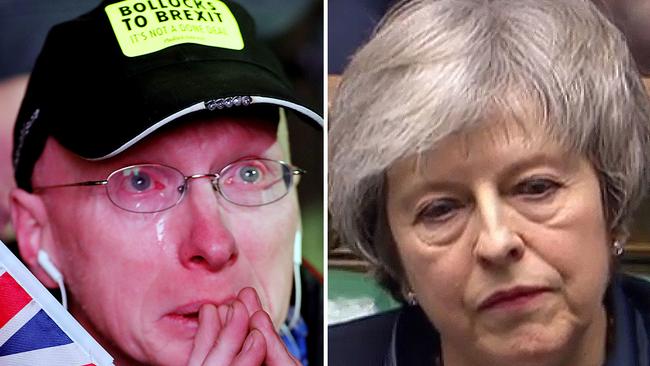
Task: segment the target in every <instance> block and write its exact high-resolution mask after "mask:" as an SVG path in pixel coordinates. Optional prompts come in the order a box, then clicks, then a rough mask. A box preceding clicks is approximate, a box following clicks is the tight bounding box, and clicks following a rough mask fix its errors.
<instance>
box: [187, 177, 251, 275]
mask: <svg viewBox="0 0 650 366" xmlns="http://www.w3.org/2000/svg"><path fill="white" fill-rule="evenodd" d="M191 186H192V187H191V188H190V189H189V190H188V192H186V194H187V195H188V196H187V197H185V201H186V202H184V205H183V206H185V207H184V209H182V210H179V211H180V212H179V213H180V214H184V215H187V217H186V220H183V221H184V222H185V223H186V224H187V228H186V229H185V230H187V233H186V235H184V236H183V237H184V239H183V242H182V243H181V245H180V249H179V250H180V253H179V257H180V260H181V263H182V264H183V266H185V267H187V268H190V269H204V270H207V271H213V272H215V271H220V270H222V269H224V268H225V267H228V266H230V265H232V264H233V263H234V262H235V261H236V260H237V256H238V250H237V243H236V239H235V237H234V235H233V233H232V231H231V227H230V224H229V222H228V217H227V215H228V213H227V212H226V210H224V209H223V208H222V207H220V203H219V202H218V199H217V194H218V193H217V192H215V191H214V189H213V187H212V185H211V183H210V181H209V180H208V179H205V180H203V179H201V180H195V181H193V182H192V184H191Z"/></svg>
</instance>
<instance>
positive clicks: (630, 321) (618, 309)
mask: <svg viewBox="0 0 650 366" xmlns="http://www.w3.org/2000/svg"><path fill="white" fill-rule="evenodd" d="M609 296H610V299H609V301H610V305H611V307H612V309H611V312H612V313H613V314H614V315H613V317H614V327H615V331H614V334H615V339H614V344H613V347H612V348H611V349H610V352H609V354H608V355H607V362H606V363H605V365H604V366H650V362H649V361H648V357H649V356H648V355H649V349H650V340H649V339H648V334H647V332H646V330H645V326H644V321H643V318H642V315H641V313H640V312H639V310H638V309H635V308H634V307H633V306H632V304H630V302H629V301H628V298H627V296H626V294H625V293H624V292H623V287H622V284H621V278H619V276H616V277H615V278H614V280H613V281H612V285H611V287H610V294H609Z"/></svg>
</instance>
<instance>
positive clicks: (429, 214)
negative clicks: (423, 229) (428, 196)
mask: <svg viewBox="0 0 650 366" xmlns="http://www.w3.org/2000/svg"><path fill="white" fill-rule="evenodd" d="M460 208H462V203H461V202H458V201H456V200H452V199H440V200H435V201H432V202H429V203H428V204H427V205H426V206H424V207H423V208H422V209H421V210H420V211H419V212H418V215H417V218H418V220H421V221H428V222H442V221H445V220H448V219H449V218H451V217H452V216H453V215H454V213H455V212H456V211H457V210H458V209H460Z"/></svg>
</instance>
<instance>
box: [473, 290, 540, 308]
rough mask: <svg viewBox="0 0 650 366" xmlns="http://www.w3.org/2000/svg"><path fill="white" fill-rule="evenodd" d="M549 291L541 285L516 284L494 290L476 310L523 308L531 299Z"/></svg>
mask: <svg viewBox="0 0 650 366" xmlns="http://www.w3.org/2000/svg"><path fill="white" fill-rule="evenodd" d="M549 291H551V289H550V288H548V287H541V286H516V287H512V288H509V289H506V290H500V291H496V292H494V293H493V294H492V295H490V296H488V297H487V298H486V299H485V300H483V301H481V303H480V304H479V307H478V310H479V311H485V310H495V309H506V310H507V309H511V310H515V309H518V308H523V307H525V306H527V305H528V304H529V303H530V302H531V301H533V300H535V299H537V298H538V297H539V296H541V295H543V294H544V293H546V292H549Z"/></svg>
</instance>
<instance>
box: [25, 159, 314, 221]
mask: <svg viewBox="0 0 650 366" xmlns="http://www.w3.org/2000/svg"><path fill="white" fill-rule="evenodd" d="M305 173H306V172H305V170H303V169H300V168H298V167H296V166H292V165H290V164H288V163H286V162H284V161H280V160H271V159H262V158H246V159H241V160H237V161H235V162H233V163H230V164H228V165H226V166H225V167H224V168H223V169H221V171H219V172H218V173H214V174H194V175H184V174H183V173H182V172H180V171H179V170H178V169H176V168H173V167H170V166H166V165H162V164H137V165H131V166H127V167H124V168H121V169H118V170H116V171H114V172H113V173H111V174H110V175H109V176H108V178H106V179H105V180H95V181H85V182H78V183H69V184H57V185H51V186H41V187H34V192H39V191H42V190H45V189H51V188H63V187H83V186H104V187H106V194H107V195H108V198H109V199H110V200H111V202H113V204H115V205H116V206H117V207H119V208H121V209H123V210H126V211H130V212H138V213H153V212H160V211H164V210H167V209H169V208H172V207H174V206H176V205H177V204H178V203H179V202H180V201H181V200H182V199H183V197H184V196H185V192H187V190H188V183H189V181H190V180H191V179H199V178H209V179H210V182H211V184H212V188H213V189H214V190H215V191H216V192H219V194H220V195H221V196H222V197H223V198H225V199H226V200H227V201H229V202H231V203H234V204H236V205H239V206H248V207H255V206H263V205H267V204H269V203H273V202H275V201H277V200H279V199H281V198H282V197H284V196H286V195H287V193H289V190H290V189H291V187H292V186H293V185H297V184H298V182H299V180H300V177H301V176H302V175H303V174H305Z"/></svg>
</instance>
